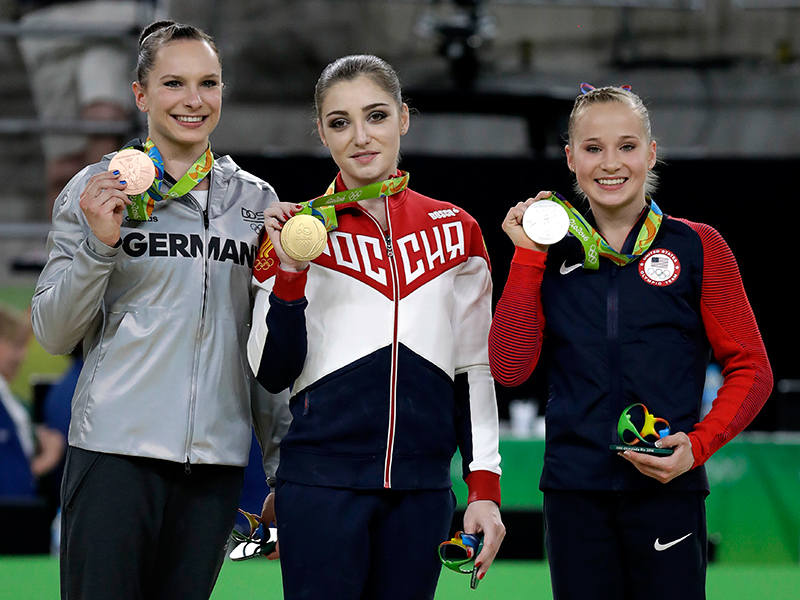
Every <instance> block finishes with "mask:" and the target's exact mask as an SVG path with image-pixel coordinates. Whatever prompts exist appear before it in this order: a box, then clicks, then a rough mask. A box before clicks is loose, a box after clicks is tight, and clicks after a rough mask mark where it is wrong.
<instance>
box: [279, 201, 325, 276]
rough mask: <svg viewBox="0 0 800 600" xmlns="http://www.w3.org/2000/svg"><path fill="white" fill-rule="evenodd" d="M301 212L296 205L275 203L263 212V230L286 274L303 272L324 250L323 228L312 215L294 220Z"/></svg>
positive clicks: (299, 207) (301, 216)
mask: <svg viewBox="0 0 800 600" xmlns="http://www.w3.org/2000/svg"><path fill="white" fill-rule="evenodd" d="M302 208H303V207H302V206H300V205H299V204H292V203H290V202H276V203H275V204H273V205H271V206H270V207H269V208H268V209H267V210H265V211H264V226H265V227H266V229H267V234H268V235H269V239H270V241H271V242H272V245H273V246H274V247H275V252H276V253H277V255H278V259H279V260H280V265H281V268H282V269H283V270H285V271H294V272H300V271H302V270H304V269H306V268H307V267H308V263H309V262H310V261H312V260H314V259H315V258H316V257H317V256H319V255H320V254H321V253H322V250H324V249H325V243H326V241H327V232H326V231H325V226H324V225H323V224H322V222H321V221H320V220H319V219H317V218H316V217H312V216H311V215H297V216H295V213H296V212H297V211H299V210H301V209H302Z"/></svg>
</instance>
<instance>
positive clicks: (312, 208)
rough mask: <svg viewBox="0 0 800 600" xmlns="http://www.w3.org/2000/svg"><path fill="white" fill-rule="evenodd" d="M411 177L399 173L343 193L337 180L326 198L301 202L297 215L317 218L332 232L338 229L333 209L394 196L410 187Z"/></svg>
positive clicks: (405, 172)
mask: <svg viewBox="0 0 800 600" xmlns="http://www.w3.org/2000/svg"><path fill="white" fill-rule="evenodd" d="M409 177H410V176H409V174H408V172H407V171H399V175H398V176H397V177H390V178H389V179H385V180H384V181H376V182H375V183H370V184H369V185H365V186H362V187H358V188H353V189H351V190H343V191H341V192H337V191H336V180H335V179H334V180H333V182H332V183H331V184H330V185H329V186H328V189H327V190H326V191H325V195H324V196H320V197H319V198H315V199H314V200H309V201H308V202H301V203H300V205H301V206H302V207H303V208H302V210H300V211H299V212H296V213H295V214H296V215H303V214H306V215H312V216H314V217H317V218H318V219H319V220H320V221H322V223H323V224H324V225H325V230H326V231H332V230H334V229H336V227H337V220H336V211H335V209H334V208H333V207H335V206H341V205H344V204H351V203H353V202H359V201H360V200H371V199H373V198H385V197H387V196H393V195H394V194H397V193H400V192H402V191H403V190H404V189H406V188H407V187H408V179H409Z"/></svg>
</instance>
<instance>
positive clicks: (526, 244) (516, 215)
mask: <svg viewBox="0 0 800 600" xmlns="http://www.w3.org/2000/svg"><path fill="white" fill-rule="evenodd" d="M551 195H552V192H539V193H538V194H536V197H534V198H528V199H527V200H525V202H518V203H517V204H516V206H513V207H511V210H509V211H508V214H507V215H506V218H505V220H504V221H503V231H505V232H506V235H508V237H509V238H511V241H512V242H514V245H515V246H518V247H520V248H528V249H530V250H538V251H539V252H547V249H548V248H549V246H543V245H541V244H537V243H536V242H534V241H533V240H532V239H531V238H529V237H528V235H527V234H526V233H525V230H524V229H523V228H522V217H523V215H524V214H525V210H526V209H527V208H528V207H529V206H530V205H531V204H533V203H534V202H539V200H546V199H547V198H549V197H550V196H551Z"/></svg>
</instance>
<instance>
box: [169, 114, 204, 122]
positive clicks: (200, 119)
mask: <svg viewBox="0 0 800 600" xmlns="http://www.w3.org/2000/svg"><path fill="white" fill-rule="evenodd" d="M175 118H176V119H178V121H183V122H184V123H199V122H200V121H202V120H203V117H182V116H176V117H175Z"/></svg>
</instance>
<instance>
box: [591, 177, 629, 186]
mask: <svg viewBox="0 0 800 600" xmlns="http://www.w3.org/2000/svg"><path fill="white" fill-rule="evenodd" d="M597 183H599V184H600V185H622V184H623V183H625V178H624V177H619V178H617V179H598V180H597Z"/></svg>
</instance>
